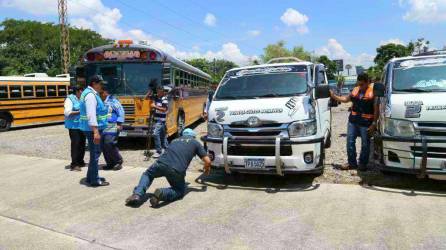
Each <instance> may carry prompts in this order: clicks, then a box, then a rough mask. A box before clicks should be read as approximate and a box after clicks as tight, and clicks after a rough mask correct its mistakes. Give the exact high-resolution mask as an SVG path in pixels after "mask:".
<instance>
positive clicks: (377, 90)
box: [373, 83, 385, 97]
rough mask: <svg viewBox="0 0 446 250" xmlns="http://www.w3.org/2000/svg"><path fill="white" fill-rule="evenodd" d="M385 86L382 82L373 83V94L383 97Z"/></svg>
mask: <svg viewBox="0 0 446 250" xmlns="http://www.w3.org/2000/svg"><path fill="white" fill-rule="evenodd" d="M384 92H385V87H384V84H382V83H375V84H374V85H373V94H374V95H375V96H376V97H384Z"/></svg>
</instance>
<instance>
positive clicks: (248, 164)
mask: <svg viewBox="0 0 446 250" xmlns="http://www.w3.org/2000/svg"><path fill="white" fill-rule="evenodd" d="M264 167H265V159H245V168H264Z"/></svg>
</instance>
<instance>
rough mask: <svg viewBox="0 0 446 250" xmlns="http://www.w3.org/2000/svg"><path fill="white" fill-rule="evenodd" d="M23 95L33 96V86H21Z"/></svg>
mask: <svg viewBox="0 0 446 250" xmlns="http://www.w3.org/2000/svg"><path fill="white" fill-rule="evenodd" d="M23 97H34V87H33V86H23Z"/></svg>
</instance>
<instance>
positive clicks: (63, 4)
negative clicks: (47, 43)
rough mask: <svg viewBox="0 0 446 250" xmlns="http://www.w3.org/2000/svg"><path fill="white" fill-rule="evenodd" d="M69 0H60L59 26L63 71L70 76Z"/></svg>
mask: <svg viewBox="0 0 446 250" xmlns="http://www.w3.org/2000/svg"><path fill="white" fill-rule="evenodd" d="M67 2H68V0H58V8H59V26H60V52H61V53H60V54H61V58H62V69H63V73H64V74H68V70H69V67H70V34H69V28H68V13H67Z"/></svg>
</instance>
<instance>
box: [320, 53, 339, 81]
mask: <svg viewBox="0 0 446 250" xmlns="http://www.w3.org/2000/svg"><path fill="white" fill-rule="evenodd" d="M317 61H318V62H319V63H322V64H324V65H325V68H326V69H327V77H328V80H334V79H335V78H336V71H337V66H336V63H335V62H333V61H332V60H330V59H329V58H328V56H324V55H323V56H320V57H319V58H318V59H317Z"/></svg>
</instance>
